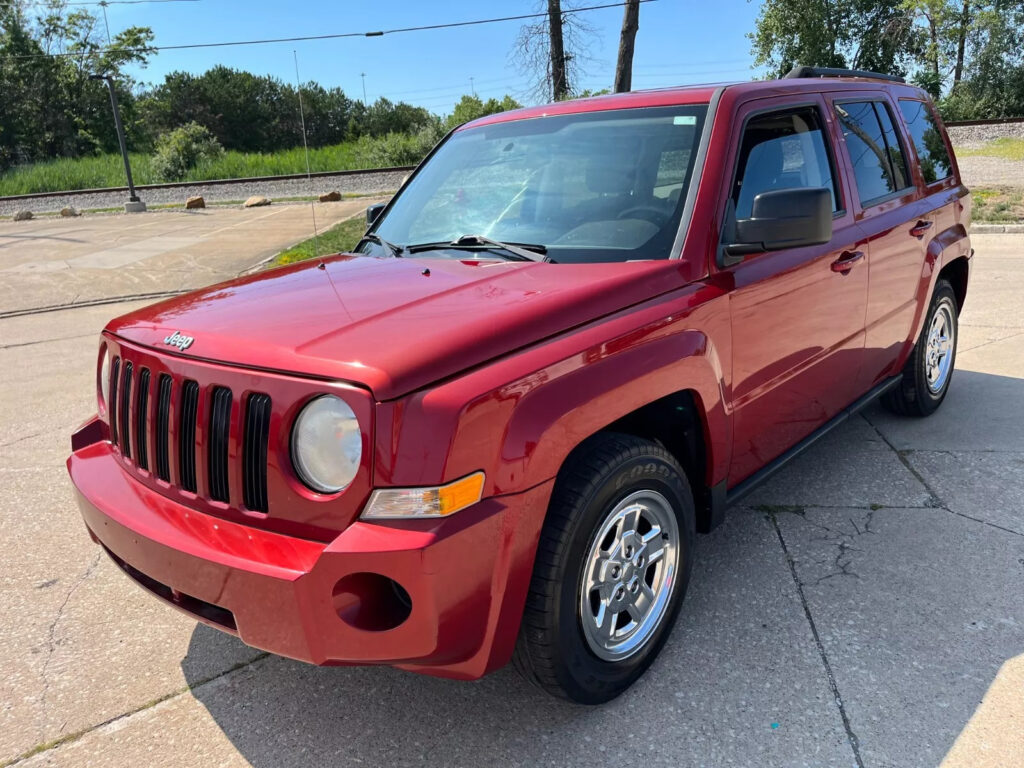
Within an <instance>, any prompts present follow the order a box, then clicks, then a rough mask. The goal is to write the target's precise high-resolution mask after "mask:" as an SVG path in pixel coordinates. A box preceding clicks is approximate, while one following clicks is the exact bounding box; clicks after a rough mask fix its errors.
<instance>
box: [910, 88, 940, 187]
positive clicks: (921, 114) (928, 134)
mask: <svg viewBox="0 0 1024 768" xmlns="http://www.w3.org/2000/svg"><path fill="white" fill-rule="evenodd" d="M900 111H901V112H902V113H903V120H904V121H905V122H906V124H907V132H908V133H909V134H910V138H911V140H912V141H913V142H914V149H916V150H917V159H918V161H919V162H920V163H921V175H922V176H924V181H925V183H926V184H931V183H932V182H935V181H942V179H946V178H949V176H950V175H951V174H952V173H953V169H952V163H950V161H949V151H948V150H947V149H946V142H945V141H943V140H942V132H941V131H939V125H938V123H936V122H935V115H933V114H932V111H931V110H930V109H928V105H927V104H925V103H924V102H923V101H912V100H910V99H900Z"/></svg>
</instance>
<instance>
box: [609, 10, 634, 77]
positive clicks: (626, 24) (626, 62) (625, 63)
mask: <svg viewBox="0 0 1024 768" xmlns="http://www.w3.org/2000/svg"><path fill="white" fill-rule="evenodd" d="M639 17H640V0H626V11H625V13H624V14H623V16H622V34H621V35H620V36H619V60H618V62H617V63H616V65H615V88H614V89H613V90H614V91H615V93H625V92H626V91H629V90H631V89H632V87H633V43H634V42H635V41H636V30H637V28H638V27H639V26H640V21H639Z"/></svg>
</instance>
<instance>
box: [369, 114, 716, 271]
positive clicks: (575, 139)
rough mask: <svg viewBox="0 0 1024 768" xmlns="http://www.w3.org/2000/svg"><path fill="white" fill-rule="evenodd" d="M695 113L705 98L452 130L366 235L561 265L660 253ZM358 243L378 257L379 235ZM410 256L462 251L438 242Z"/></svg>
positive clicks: (690, 152) (679, 194)
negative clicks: (497, 247) (531, 249)
mask: <svg viewBox="0 0 1024 768" xmlns="http://www.w3.org/2000/svg"><path fill="white" fill-rule="evenodd" d="M706 114H707V105H706V104H701V105H687V106H677V107H653V108H642V109H624V110H610V111H606V112H590V113H584V114H573V115H557V116H552V117H540V118H534V119H526V120H514V121H510V122H505V123H496V124H493V125H487V126H483V127H480V128H470V129H467V130H464V131H459V132H457V133H455V134H454V135H452V136H451V137H450V138H449V139H448V141H446V142H445V143H444V144H443V145H442V146H441V147H439V148H438V150H437V152H436V153H435V154H434V155H433V156H432V157H431V158H430V160H429V161H427V162H426V164H425V165H424V166H423V167H422V168H420V170H419V171H418V172H417V174H416V175H415V176H414V177H413V178H412V179H411V180H410V181H409V183H408V184H407V185H406V187H405V188H404V189H403V190H402V191H401V193H400V194H399V196H398V197H397V198H396V199H395V200H394V201H393V202H392V204H391V206H390V208H389V209H388V210H387V211H386V212H385V213H384V215H383V216H382V217H381V218H380V219H379V220H378V221H377V223H376V225H375V226H374V227H373V232H374V233H376V234H377V235H378V236H379V237H381V238H383V239H384V240H387V241H390V242H391V243H395V244H398V245H400V246H410V245H418V244H422V243H447V242H453V241H455V240H457V239H458V238H460V237H462V236H465V235H478V236H482V237H485V238H489V239H491V240H497V241H501V242H505V243H519V244H530V245H535V246H543V247H544V248H546V249H547V250H546V255H547V258H548V259H549V260H550V261H555V262H561V263H564V262H598V261H627V260H630V259H666V258H668V257H669V256H670V255H671V250H672V243H673V241H674V240H675V236H676V232H677V230H678V228H679V220H680V218H681V216H682V210H683V205H684V202H685V199H686V193H687V190H688V188H689V185H690V178H691V176H692V175H693V166H694V159H695V156H696V154H697V145H698V143H699V141H700V136H701V132H702V129H703V126H704V118H705V116H706ZM360 250H361V251H363V252H365V253H370V252H373V253H376V252H378V251H383V252H384V254H387V249H386V248H384V246H382V245H381V244H380V243H371V242H366V241H364V242H363V244H362V246H361V248H360ZM417 255H432V256H451V257H455V258H465V256H466V254H465V251H461V252H460V251H455V250H444V249H443V248H441V249H436V250H427V251H422V252H419V253H418V254H417ZM483 255H488V254H487V253H486V252H484V254H483Z"/></svg>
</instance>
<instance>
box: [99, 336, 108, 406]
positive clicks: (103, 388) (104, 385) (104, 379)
mask: <svg viewBox="0 0 1024 768" xmlns="http://www.w3.org/2000/svg"><path fill="white" fill-rule="evenodd" d="M100 354H101V355H102V356H103V357H102V359H101V360H100V409H101V410H104V411H105V410H106V409H107V403H108V402H110V351H109V350H108V349H107V345H106V344H104V345H103V350H102V351H101V352H100Z"/></svg>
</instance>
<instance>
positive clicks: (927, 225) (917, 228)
mask: <svg viewBox="0 0 1024 768" xmlns="http://www.w3.org/2000/svg"><path fill="white" fill-rule="evenodd" d="M931 228H932V222H930V221H919V222H917V224H915V225H914V226H912V227H911V228H910V236H911V237H916V238H917V239H918V240H920V239H921V238H922V237H924V233H925V232H927V231H928V230H929V229H931Z"/></svg>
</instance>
